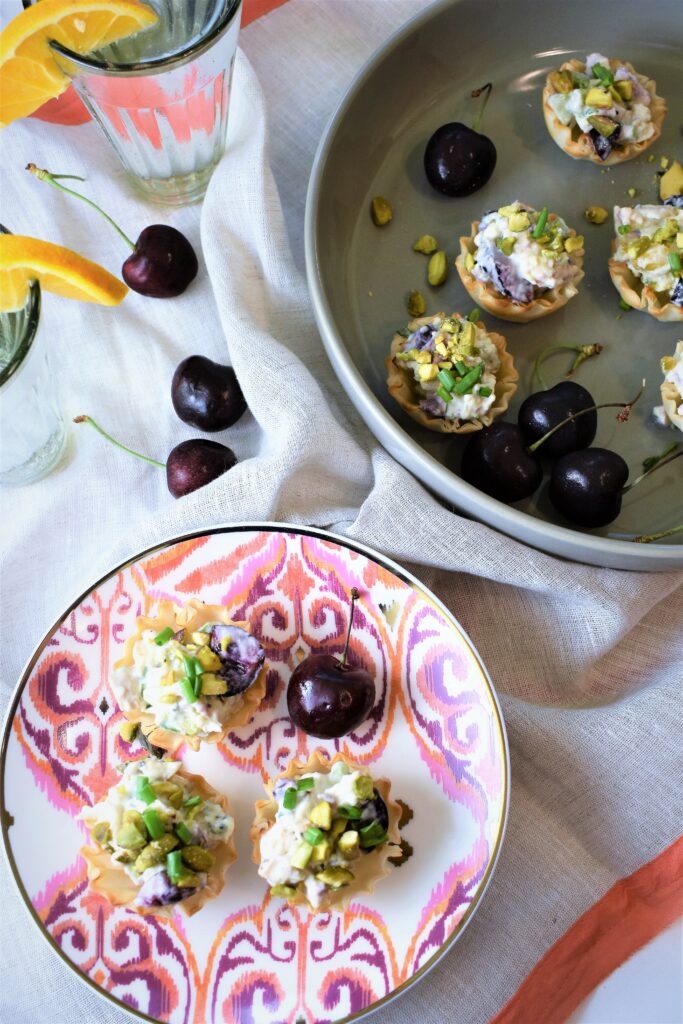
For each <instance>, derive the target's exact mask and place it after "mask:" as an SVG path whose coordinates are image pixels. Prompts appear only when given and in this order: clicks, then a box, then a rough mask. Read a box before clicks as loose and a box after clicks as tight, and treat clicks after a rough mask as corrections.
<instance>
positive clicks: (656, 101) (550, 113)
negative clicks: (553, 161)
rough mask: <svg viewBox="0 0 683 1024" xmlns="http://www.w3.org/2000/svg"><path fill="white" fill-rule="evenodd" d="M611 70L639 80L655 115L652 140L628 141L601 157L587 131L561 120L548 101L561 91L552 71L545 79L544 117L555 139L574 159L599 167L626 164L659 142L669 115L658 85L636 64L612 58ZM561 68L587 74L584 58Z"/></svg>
mask: <svg viewBox="0 0 683 1024" xmlns="http://www.w3.org/2000/svg"><path fill="white" fill-rule="evenodd" d="M609 64H610V70H611V71H616V70H617V69H618V68H620V67H621V68H625V70H626V71H629V72H630V73H631V74H632V75H635V77H636V78H637V79H638V81H639V82H640V84H641V85H642V86H643V88H644V89H647V91H648V92H649V94H650V97H651V103H650V116H651V118H652V127H653V129H654V131H653V133H652V135H651V136H650V137H649V139H643V141H642V142H632V141H629V142H627V143H626V145H624V146H619V145H617V146H614V148H613V149H612V151H611V152H610V153H609V154H608V156H607V157H606V158H605V159H604V160H602V159H601V158H600V157H599V156H598V154H597V153H596V152H595V148H594V146H593V143H592V141H591V137H590V135H589V134H588V132H584V131H581V128H580V127H579V126H578V125H577V124H576V123H574V124H571V125H565V124H562V122H561V121H560V120H559V119H558V117H557V115H556V114H555V111H554V110H553V108H552V106H551V105H550V103H549V102H548V101H549V99H550V97H551V96H553V95H554V94H555V93H557V92H558V90H557V89H556V88H555V87H554V85H553V84H552V82H551V80H550V79H551V75H552V71H551V72H550V74H549V75H548V77H547V78H546V83H545V87H544V89H543V117H544V118H545V123H546V127H547V129H548V131H549V133H550V135H551V137H552V139H553V141H554V142H556V143H557V145H558V146H559V147H560V149H562V150H564V152H565V153H567V154H568V155H569V156H571V157H572V158H573V159H574V160H590V161H591V163H594V164H599V166H600V167H609V166H611V165H613V164H623V163H626V161H627V160H633V159H634V157H637V156H640V155H641V153H644V152H645V151H646V150H647V149H649V148H650V146H651V145H652V144H653V142H656V141H657V139H658V138H659V136H660V135H661V134H662V124H663V122H664V117H665V115H666V109H667V108H666V100H665V99H664V98H663V97H662V96H658V95H657V84H656V82H654V81H653V80H652V79H651V78H648V77H647V76H646V75H640V74H638V72H637V71H636V69H635V68H634V67H633V65H632V64H629V62H628V61H625V60H610V62H609ZM559 70H560V71H570V72H571V71H575V72H577V73H578V74H585V71H586V65H585V63H584V61H582V60H576V59H572V60H568V61H565V63H564V64H562V65H561V67H560V69H559Z"/></svg>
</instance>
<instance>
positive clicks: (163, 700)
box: [159, 693, 180, 704]
mask: <svg viewBox="0 0 683 1024" xmlns="http://www.w3.org/2000/svg"><path fill="white" fill-rule="evenodd" d="M179 699H180V698H179V697H178V696H177V695H176V694H175V693H162V695H161V697H159V703H160V704H177V703H178V700H179Z"/></svg>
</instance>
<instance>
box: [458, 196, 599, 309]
mask: <svg viewBox="0 0 683 1024" xmlns="http://www.w3.org/2000/svg"><path fill="white" fill-rule="evenodd" d="M509 209H510V210H511V211H512V210H514V211H515V212H516V213H521V212H526V213H529V214H533V215H534V216H532V217H530V224H529V227H527V228H525V229H524V230H522V231H513V230H512V229H511V227H510V223H509V218H508V217H507V216H506V215H505V214H502V213H500V211H499V210H493V211H492V212H491V213H487V214H486V216H485V217H484V218H483V219H482V221H481V222H480V224H479V231H478V232H477V234H476V235H475V238H474V244H475V246H476V248H477V250H481V251H482V256H483V255H484V254H491V258H492V259H496V258H500V257H499V256H497V253H496V251H497V249H498V246H497V244H496V243H497V241H498V240H499V239H501V238H514V240H515V244H514V248H513V249H512V252H511V253H510V255H509V256H505V259H506V260H507V261H508V262H509V263H510V265H511V266H512V267H513V269H514V270H515V272H516V273H517V275H518V276H519V277H521V278H523V279H524V280H525V281H529V282H530V283H531V284H533V285H534V286H535V287H536V288H541V289H546V288H555V287H557V286H558V285H561V284H565V283H566V282H568V281H571V280H573V279H574V278H575V277H576V276H577V275H578V273H579V271H578V268H577V267H576V266H575V265H574V264H573V263H572V262H571V260H570V258H569V253H565V252H562V253H559V254H556V253H552V254H551V251H550V250H549V249H546V248H544V247H543V246H542V245H541V244H540V243H539V242H538V241H536V239H535V238H533V237H532V231H533V230H534V226H535V220H536V219H537V214H536V211H534V210H533V209H532V207H530V206H526V205H525V204H524V203H520V202H519V200H516V201H515V202H514V203H511V204H510V207H509ZM553 223H554V224H555V225H556V230H557V233H558V235H559V236H560V237H561V238H564V239H566V238H568V237H569V228H568V227H567V225H566V223H565V222H564V221H563V220H562V218H561V217H558V218H557V219H556V220H554V221H553ZM557 257H559V258H557ZM484 262H486V261H484ZM471 273H472V275H473V277H476V278H478V279H479V280H480V281H490V280H491V278H490V275H489V274H488V273H487V272H486V270H485V269H484V267H483V266H482V264H481V262H480V261H479V260H478V261H477V262H476V263H475V265H474V267H473V269H472V271H471Z"/></svg>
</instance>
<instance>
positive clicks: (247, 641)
mask: <svg viewBox="0 0 683 1024" xmlns="http://www.w3.org/2000/svg"><path fill="white" fill-rule="evenodd" d="M226 638H227V642H226ZM221 641H223V642H221ZM209 646H210V647H211V650H212V651H213V652H214V654H217V655H218V657H219V658H220V661H221V667H220V669H218V671H217V672H216V675H217V676H220V678H221V679H224V680H225V682H226V683H227V684H228V690H227V693H225V694H221V696H222V697H234V696H235V695H236V694H238V693H244V691H245V690H248V689H249V687H250V686H251V684H252V683H253V682H255V680H256V677H257V676H258V674H259V672H260V671H261V668H262V666H263V662H264V661H265V659H266V652H265V651H264V649H263V647H262V646H261V644H260V643H259V642H258V640H257V639H256V637H255V636H252V635H251V633H247V631H246V629H242V628H241V627H240V626H233V625H229V626H225V625H222V624H220V625H216V626H214V627H213V629H212V630H211V637H210V640H209ZM223 648H225V649H223Z"/></svg>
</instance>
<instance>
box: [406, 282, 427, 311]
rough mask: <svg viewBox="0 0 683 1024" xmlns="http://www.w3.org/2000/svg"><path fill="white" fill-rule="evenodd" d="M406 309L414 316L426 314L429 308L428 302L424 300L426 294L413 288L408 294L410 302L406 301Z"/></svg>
mask: <svg viewBox="0 0 683 1024" xmlns="http://www.w3.org/2000/svg"><path fill="white" fill-rule="evenodd" d="M406 309H407V310H408V313H409V314H410V316H412V317H418V316H424V315H425V312H426V310H427V304H426V302H425V300H424V296H423V295H422V294H421V293H420V292H418V291H416V290H415V289H413V291H411V292H410V293H409V295H408V302H407V303H406Z"/></svg>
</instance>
